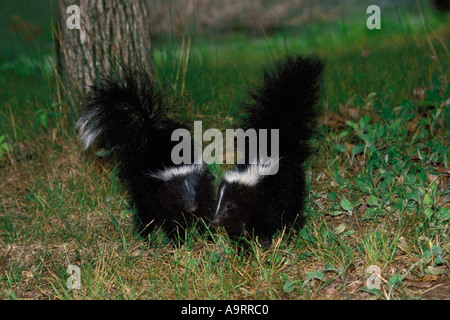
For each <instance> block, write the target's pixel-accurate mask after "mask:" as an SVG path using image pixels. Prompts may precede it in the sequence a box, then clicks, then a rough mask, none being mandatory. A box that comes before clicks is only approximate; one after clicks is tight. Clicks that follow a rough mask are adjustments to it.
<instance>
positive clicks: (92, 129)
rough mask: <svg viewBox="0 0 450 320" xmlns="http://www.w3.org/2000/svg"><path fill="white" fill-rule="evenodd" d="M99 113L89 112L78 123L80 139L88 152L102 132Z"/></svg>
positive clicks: (96, 111) (95, 110)
mask: <svg viewBox="0 0 450 320" xmlns="http://www.w3.org/2000/svg"><path fill="white" fill-rule="evenodd" d="M99 113H100V111H99V110H98V109H92V110H89V111H87V112H86V113H85V114H83V115H82V116H81V117H80V119H78V121H77V124H76V128H77V129H78V138H79V139H80V141H81V143H82V145H83V148H84V150H87V149H88V148H89V147H90V146H91V145H92V144H93V143H94V142H95V140H96V139H97V137H98V135H99V134H100V132H101V128H100V127H99V121H98V117H99Z"/></svg>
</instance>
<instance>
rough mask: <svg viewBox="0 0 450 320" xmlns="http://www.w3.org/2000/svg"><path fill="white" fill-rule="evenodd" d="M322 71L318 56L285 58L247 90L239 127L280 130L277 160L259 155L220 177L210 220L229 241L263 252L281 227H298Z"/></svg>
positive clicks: (303, 218)
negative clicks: (253, 242) (252, 242)
mask: <svg viewBox="0 0 450 320" xmlns="http://www.w3.org/2000/svg"><path fill="white" fill-rule="evenodd" d="M323 67H324V66H323V63H322V62H321V61H320V60H318V59H317V58H313V57H301V56H297V57H287V58H286V59H285V60H284V61H282V62H279V63H278V64H277V65H276V66H275V68H274V70H272V71H268V70H266V71H265V72H264V82H263V84H262V86H261V87H258V88H256V89H255V90H253V91H251V92H250V96H251V98H252V99H253V100H254V101H253V102H252V103H248V104H244V106H243V109H244V114H246V117H245V118H243V120H242V123H241V127H243V129H244V130H247V129H251V128H253V129H255V130H256V131H257V132H259V131H258V129H279V157H278V159H277V160H270V161H267V160H266V159H264V158H261V157H259V158H258V159H257V161H256V163H255V164H248V162H247V164H244V165H237V166H236V168H235V169H232V170H231V171H228V172H226V173H225V174H224V176H223V178H222V181H221V183H220V184H219V188H218V193H217V194H218V195H217V205H216V210H215V215H214V220H213V222H214V223H215V224H216V225H219V226H223V227H224V228H225V230H226V232H227V233H228V234H229V235H230V236H231V237H232V238H235V239H237V238H239V237H240V236H244V237H245V238H251V239H253V238H256V237H258V240H259V242H260V244H261V245H262V246H264V247H266V248H267V247H270V244H271V239H272V236H273V235H274V233H275V232H276V231H277V230H279V229H280V228H282V227H283V226H284V225H285V224H291V225H297V226H299V227H301V226H303V224H304V220H305V217H304V216H303V215H302V214H301V211H302V209H303V207H304V204H305V197H306V193H307V190H306V179H305V169H304V163H305V161H306V160H307V159H308V158H309V156H310V155H311V154H312V146H311V145H310V139H311V138H312V137H313V135H314V133H315V128H316V120H317V118H318V116H319V115H320V111H319V110H318V108H317V107H316V103H317V100H318V97H319V90H320V82H321V81H320V79H321V75H322V71H323ZM269 141H270V140H269ZM247 146H248V142H247ZM248 149H249V148H246V152H248ZM247 157H248V153H247ZM246 160H249V159H246ZM275 164H276V166H275ZM275 167H277V170H278V171H277V173H276V174H273V173H274V172H275V171H272V170H274V168H275ZM270 171H272V172H270Z"/></svg>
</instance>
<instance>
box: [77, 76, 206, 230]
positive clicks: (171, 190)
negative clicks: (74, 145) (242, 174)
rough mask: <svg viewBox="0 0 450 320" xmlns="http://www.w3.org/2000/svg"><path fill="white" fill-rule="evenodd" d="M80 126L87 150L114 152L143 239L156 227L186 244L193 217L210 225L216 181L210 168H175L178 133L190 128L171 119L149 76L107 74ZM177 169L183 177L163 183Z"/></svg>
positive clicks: (96, 87)
mask: <svg viewBox="0 0 450 320" xmlns="http://www.w3.org/2000/svg"><path fill="white" fill-rule="evenodd" d="M84 108H85V112H84V113H83V115H82V116H81V117H80V119H79V120H78V123H77V128H78V131H79V138H80V140H81V141H82V142H83V144H84V147H85V149H87V148H89V147H91V146H93V145H94V146H95V147H96V148H104V149H107V150H111V153H112V156H113V159H114V163H115V164H116V165H117V167H118V169H119V177H120V179H121V181H122V182H123V183H124V185H125V186H126V188H127V190H128V192H129V194H130V198H131V199H130V200H131V201H130V203H131V204H132V205H133V206H134V207H135V209H136V213H135V216H134V226H135V229H136V230H137V232H139V233H140V234H141V235H142V236H144V237H147V235H148V234H149V233H150V232H151V231H152V230H153V229H154V228H155V227H156V226H162V229H163V230H164V231H165V232H166V233H168V234H172V235H174V236H176V234H180V237H181V238H182V237H183V235H184V229H185V228H186V227H187V226H188V225H190V224H191V223H192V222H193V221H194V219H193V216H197V217H200V218H205V220H208V219H209V218H210V217H211V216H212V210H213V206H214V186H213V181H214V177H213V175H212V174H211V173H210V172H209V171H208V169H207V168H206V166H204V165H201V164H200V165H190V166H186V167H184V166H178V167H176V166H174V164H173V162H172V159H171V150H172V148H173V146H174V145H175V144H176V143H177V142H172V141H171V135H172V132H173V130H175V129H179V128H184V125H183V124H182V123H180V122H177V121H175V120H173V119H170V118H169V116H168V111H169V110H170V106H169V105H168V103H167V102H166V101H165V99H164V95H163V94H162V93H161V92H159V91H158V90H157V89H156V88H155V86H154V83H153V82H152V80H151V78H150V76H149V75H148V74H147V73H144V72H132V71H130V70H127V69H125V70H123V71H122V76H120V77H119V76H117V75H114V74H113V73H110V74H104V75H103V76H101V77H100V79H99V80H98V81H96V83H94V85H92V86H91V87H90V89H89V90H88V93H87V94H86V97H85V101H84ZM174 168H184V169H186V170H184V171H183V170H182V171H181V173H184V174H175V175H173V176H172V177H170V178H168V177H167V176H166V177H165V178H164V179H163V178H161V174H162V173H164V172H166V173H167V172H170V170H171V169H172V170H173V169H174Z"/></svg>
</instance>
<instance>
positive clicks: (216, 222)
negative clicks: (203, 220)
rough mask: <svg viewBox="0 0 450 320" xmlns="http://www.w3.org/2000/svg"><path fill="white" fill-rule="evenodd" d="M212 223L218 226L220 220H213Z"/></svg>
mask: <svg viewBox="0 0 450 320" xmlns="http://www.w3.org/2000/svg"><path fill="white" fill-rule="evenodd" d="M213 223H214V224H215V225H216V226H218V225H220V218H214V220H213Z"/></svg>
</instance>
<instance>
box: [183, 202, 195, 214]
mask: <svg viewBox="0 0 450 320" xmlns="http://www.w3.org/2000/svg"><path fill="white" fill-rule="evenodd" d="M197 210H198V205H196V204H194V205H190V206H185V207H184V211H186V212H187V213H196V212H197Z"/></svg>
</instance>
